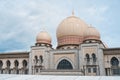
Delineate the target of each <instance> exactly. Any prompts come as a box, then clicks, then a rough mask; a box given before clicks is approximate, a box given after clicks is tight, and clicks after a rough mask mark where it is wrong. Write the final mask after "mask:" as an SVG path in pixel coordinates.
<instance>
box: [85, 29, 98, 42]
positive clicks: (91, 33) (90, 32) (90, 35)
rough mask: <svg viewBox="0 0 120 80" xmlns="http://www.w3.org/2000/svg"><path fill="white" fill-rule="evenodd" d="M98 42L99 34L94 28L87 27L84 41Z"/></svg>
mask: <svg viewBox="0 0 120 80" xmlns="http://www.w3.org/2000/svg"><path fill="white" fill-rule="evenodd" d="M89 39H92V40H100V33H99V32H98V30H96V28H94V27H88V29H87V31H86V33H85V38H84V40H89Z"/></svg>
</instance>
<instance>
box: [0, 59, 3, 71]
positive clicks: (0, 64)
mask: <svg viewBox="0 0 120 80" xmlns="http://www.w3.org/2000/svg"><path fill="white" fill-rule="evenodd" d="M2 66H3V62H2V61H1V60H0V69H2Z"/></svg>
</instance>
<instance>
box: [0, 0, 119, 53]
mask: <svg viewBox="0 0 120 80" xmlns="http://www.w3.org/2000/svg"><path fill="white" fill-rule="evenodd" d="M73 9H74V12H75V16H77V17H79V18H81V19H82V20H84V21H85V22H86V23H87V24H92V25H93V27H96V28H97V30H98V31H99V32H100V34H101V40H102V41H103V42H105V43H106V44H107V45H108V47H120V36H119V35H120V0H0V52H8V51H29V50H30V47H31V46H33V45H34V44H35V42H36V35H37V34H38V33H39V32H40V31H41V29H42V28H43V27H44V28H45V29H46V31H48V32H49V33H50V35H51V37H52V45H53V46H54V47H56V45H57V42H56V29H57V27H58V25H59V23H60V22H61V21H62V20H63V19H64V18H66V17H68V16H70V15H71V14H72V10H73Z"/></svg>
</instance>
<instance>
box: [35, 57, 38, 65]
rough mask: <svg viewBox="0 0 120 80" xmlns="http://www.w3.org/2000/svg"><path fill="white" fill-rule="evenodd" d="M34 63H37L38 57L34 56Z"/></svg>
mask: <svg viewBox="0 0 120 80" xmlns="http://www.w3.org/2000/svg"><path fill="white" fill-rule="evenodd" d="M35 63H36V64H37V63H38V57H37V56H35Z"/></svg>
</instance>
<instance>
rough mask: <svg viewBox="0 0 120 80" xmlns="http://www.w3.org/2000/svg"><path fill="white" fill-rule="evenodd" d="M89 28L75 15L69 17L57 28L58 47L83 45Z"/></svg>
mask: <svg viewBox="0 0 120 80" xmlns="http://www.w3.org/2000/svg"><path fill="white" fill-rule="evenodd" d="M87 27H88V25H87V24H86V23H85V22H84V21H82V20H81V19H80V18H78V17H76V16H74V15H72V16H70V17H67V18H66V19H64V20H63V21H62V22H61V23H60V24H59V26H58V28H57V33H56V34H57V40H58V46H61V45H67V44H80V43H82V41H83V38H84V35H85V31H86V29H87Z"/></svg>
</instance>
